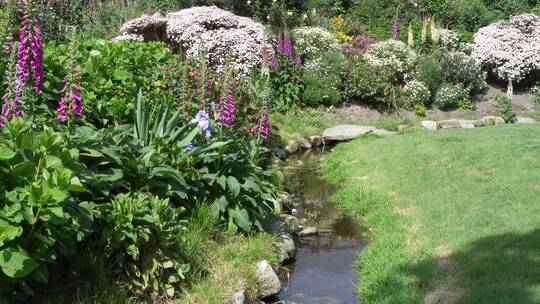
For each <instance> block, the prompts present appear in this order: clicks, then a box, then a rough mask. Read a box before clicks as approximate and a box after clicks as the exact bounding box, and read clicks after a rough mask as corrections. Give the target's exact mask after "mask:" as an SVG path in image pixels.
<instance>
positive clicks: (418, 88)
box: [402, 80, 431, 110]
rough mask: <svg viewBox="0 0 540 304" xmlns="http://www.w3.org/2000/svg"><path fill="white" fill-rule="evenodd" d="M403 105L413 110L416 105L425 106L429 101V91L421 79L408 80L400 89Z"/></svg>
mask: <svg viewBox="0 0 540 304" xmlns="http://www.w3.org/2000/svg"><path fill="white" fill-rule="evenodd" d="M402 94H403V97H404V106H405V107H406V108H407V109H409V110H414V109H416V108H417V107H418V106H425V105H427V104H428V103H429V101H430V97H431V92H430V91H429V89H428V87H427V86H426V85H425V84H424V83H423V82H421V81H418V80H412V81H409V82H408V83H407V84H406V85H405V86H404V87H403V90H402Z"/></svg>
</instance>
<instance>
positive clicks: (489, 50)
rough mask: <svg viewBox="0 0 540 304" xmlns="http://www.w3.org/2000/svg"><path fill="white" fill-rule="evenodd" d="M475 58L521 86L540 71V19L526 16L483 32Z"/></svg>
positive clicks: (477, 37) (477, 38)
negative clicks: (525, 80) (521, 82)
mask: <svg viewBox="0 0 540 304" xmlns="http://www.w3.org/2000/svg"><path fill="white" fill-rule="evenodd" d="M472 57H473V58H474V59H475V60H477V61H478V62H480V63H481V64H482V65H483V66H484V67H486V68H487V69H488V70H489V71H491V72H493V73H494V74H495V75H496V76H497V77H498V78H500V79H503V80H510V79H512V80H513V81H514V82H519V81H522V80H524V79H526V78H527V77H528V76H530V75H532V74H533V73H536V72H539V71H540V17H539V16H537V15H535V14H523V15H519V16H514V17H512V18H510V20H509V21H500V22H496V23H494V24H491V25H489V26H487V27H484V28H481V29H480V30H478V32H477V33H476V34H475V36H474V45H473V51H472Z"/></svg>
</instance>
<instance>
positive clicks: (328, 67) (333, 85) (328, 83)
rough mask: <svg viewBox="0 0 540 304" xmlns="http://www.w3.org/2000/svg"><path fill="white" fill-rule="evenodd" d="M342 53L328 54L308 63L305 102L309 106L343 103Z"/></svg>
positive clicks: (343, 68)
mask: <svg viewBox="0 0 540 304" xmlns="http://www.w3.org/2000/svg"><path fill="white" fill-rule="evenodd" d="M343 60H344V58H343V55H342V54H341V53H337V52H326V53H323V54H322V55H321V57H320V58H319V59H316V60H311V61H309V62H306V64H305V71H304V84H305V91H304V95H303V98H302V100H303V102H304V103H305V104H306V105H308V106H317V105H333V104H337V103H339V102H340V101H341V96H342V92H343V84H342V83H343V82H342V76H343V75H344V73H345V64H344V62H343Z"/></svg>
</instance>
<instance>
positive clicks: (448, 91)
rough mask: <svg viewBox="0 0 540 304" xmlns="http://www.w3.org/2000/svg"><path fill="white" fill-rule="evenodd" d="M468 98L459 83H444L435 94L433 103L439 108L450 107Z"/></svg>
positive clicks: (467, 94)
mask: <svg viewBox="0 0 540 304" xmlns="http://www.w3.org/2000/svg"><path fill="white" fill-rule="evenodd" d="M468 99H469V93H468V92H467V90H465V89H463V87H462V86H461V85H459V84H458V85H454V84H444V85H442V86H441V88H440V89H439V91H438V92H437V94H436V95H435V101H434V102H433V104H434V105H435V106H436V107H437V108H439V109H450V108H455V107H457V106H458V105H459V104H460V102H463V101H464V100H465V101H466V100H468Z"/></svg>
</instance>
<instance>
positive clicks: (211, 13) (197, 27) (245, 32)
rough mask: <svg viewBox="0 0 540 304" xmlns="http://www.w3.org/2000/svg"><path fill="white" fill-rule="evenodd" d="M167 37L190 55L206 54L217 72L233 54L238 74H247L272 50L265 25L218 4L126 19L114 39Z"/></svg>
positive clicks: (166, 40) (222, 70)
mask: <svg viewBox="0 0 540 304" xmlns="http://www.w3.org/2000/svg"><path fill="white" fill-rule="evenodd" d="M126 39H132V40H136V41H141V40H143V41H155V40H158V41H164V42H167V43H168V44H170V45H171V46H172V47H173V48H174V49H176V50H180V51H183V52H184V53H185V54H186V55H187V56H188V58H191V59H195V58H200V57H201V55H203V54H204V55H205V56H206V58H205V59H206V60H207V63H208V65H209V66H210V67H212V68H214V69H215V70H216V71H217V72H218V73H223V72H225V69H226V67H227V64H228V63H227V58H228V57H229V56H230V58H231V60H232V62H233V63H234V68H235V70H236V72H237V73H238V75H240V76H246V75H248V74H249V73H250V70H251V68H252V67H254V66H257V65H260V64H261V58H262V54H263V52H267V53H269V52H271V51H272V48H271V47H270V45H269V44H268V43H267V42H266V36H265V34H264V27H263V25H262V24H259V23H256V22H254V21H252V20H251V19H249V18H246V17H239V16H236V15H234V14H233V13H230V12H228V11H225V10H222V9H220V8H217V7H215V6H210V7H206V6H205V7H192V8H188V9H184V10H180V11H178V12H174V13H170V14H168V15H167V16H166V17H163V16H161V15H160V14H147V15H144V16H142V17H140V18H137V19H134V20H132V21H129V22H127V23H125V24H124V25H123V26H122V30H121V32H120V36H119V37H117V38H115V40H126Z"/></svg>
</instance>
